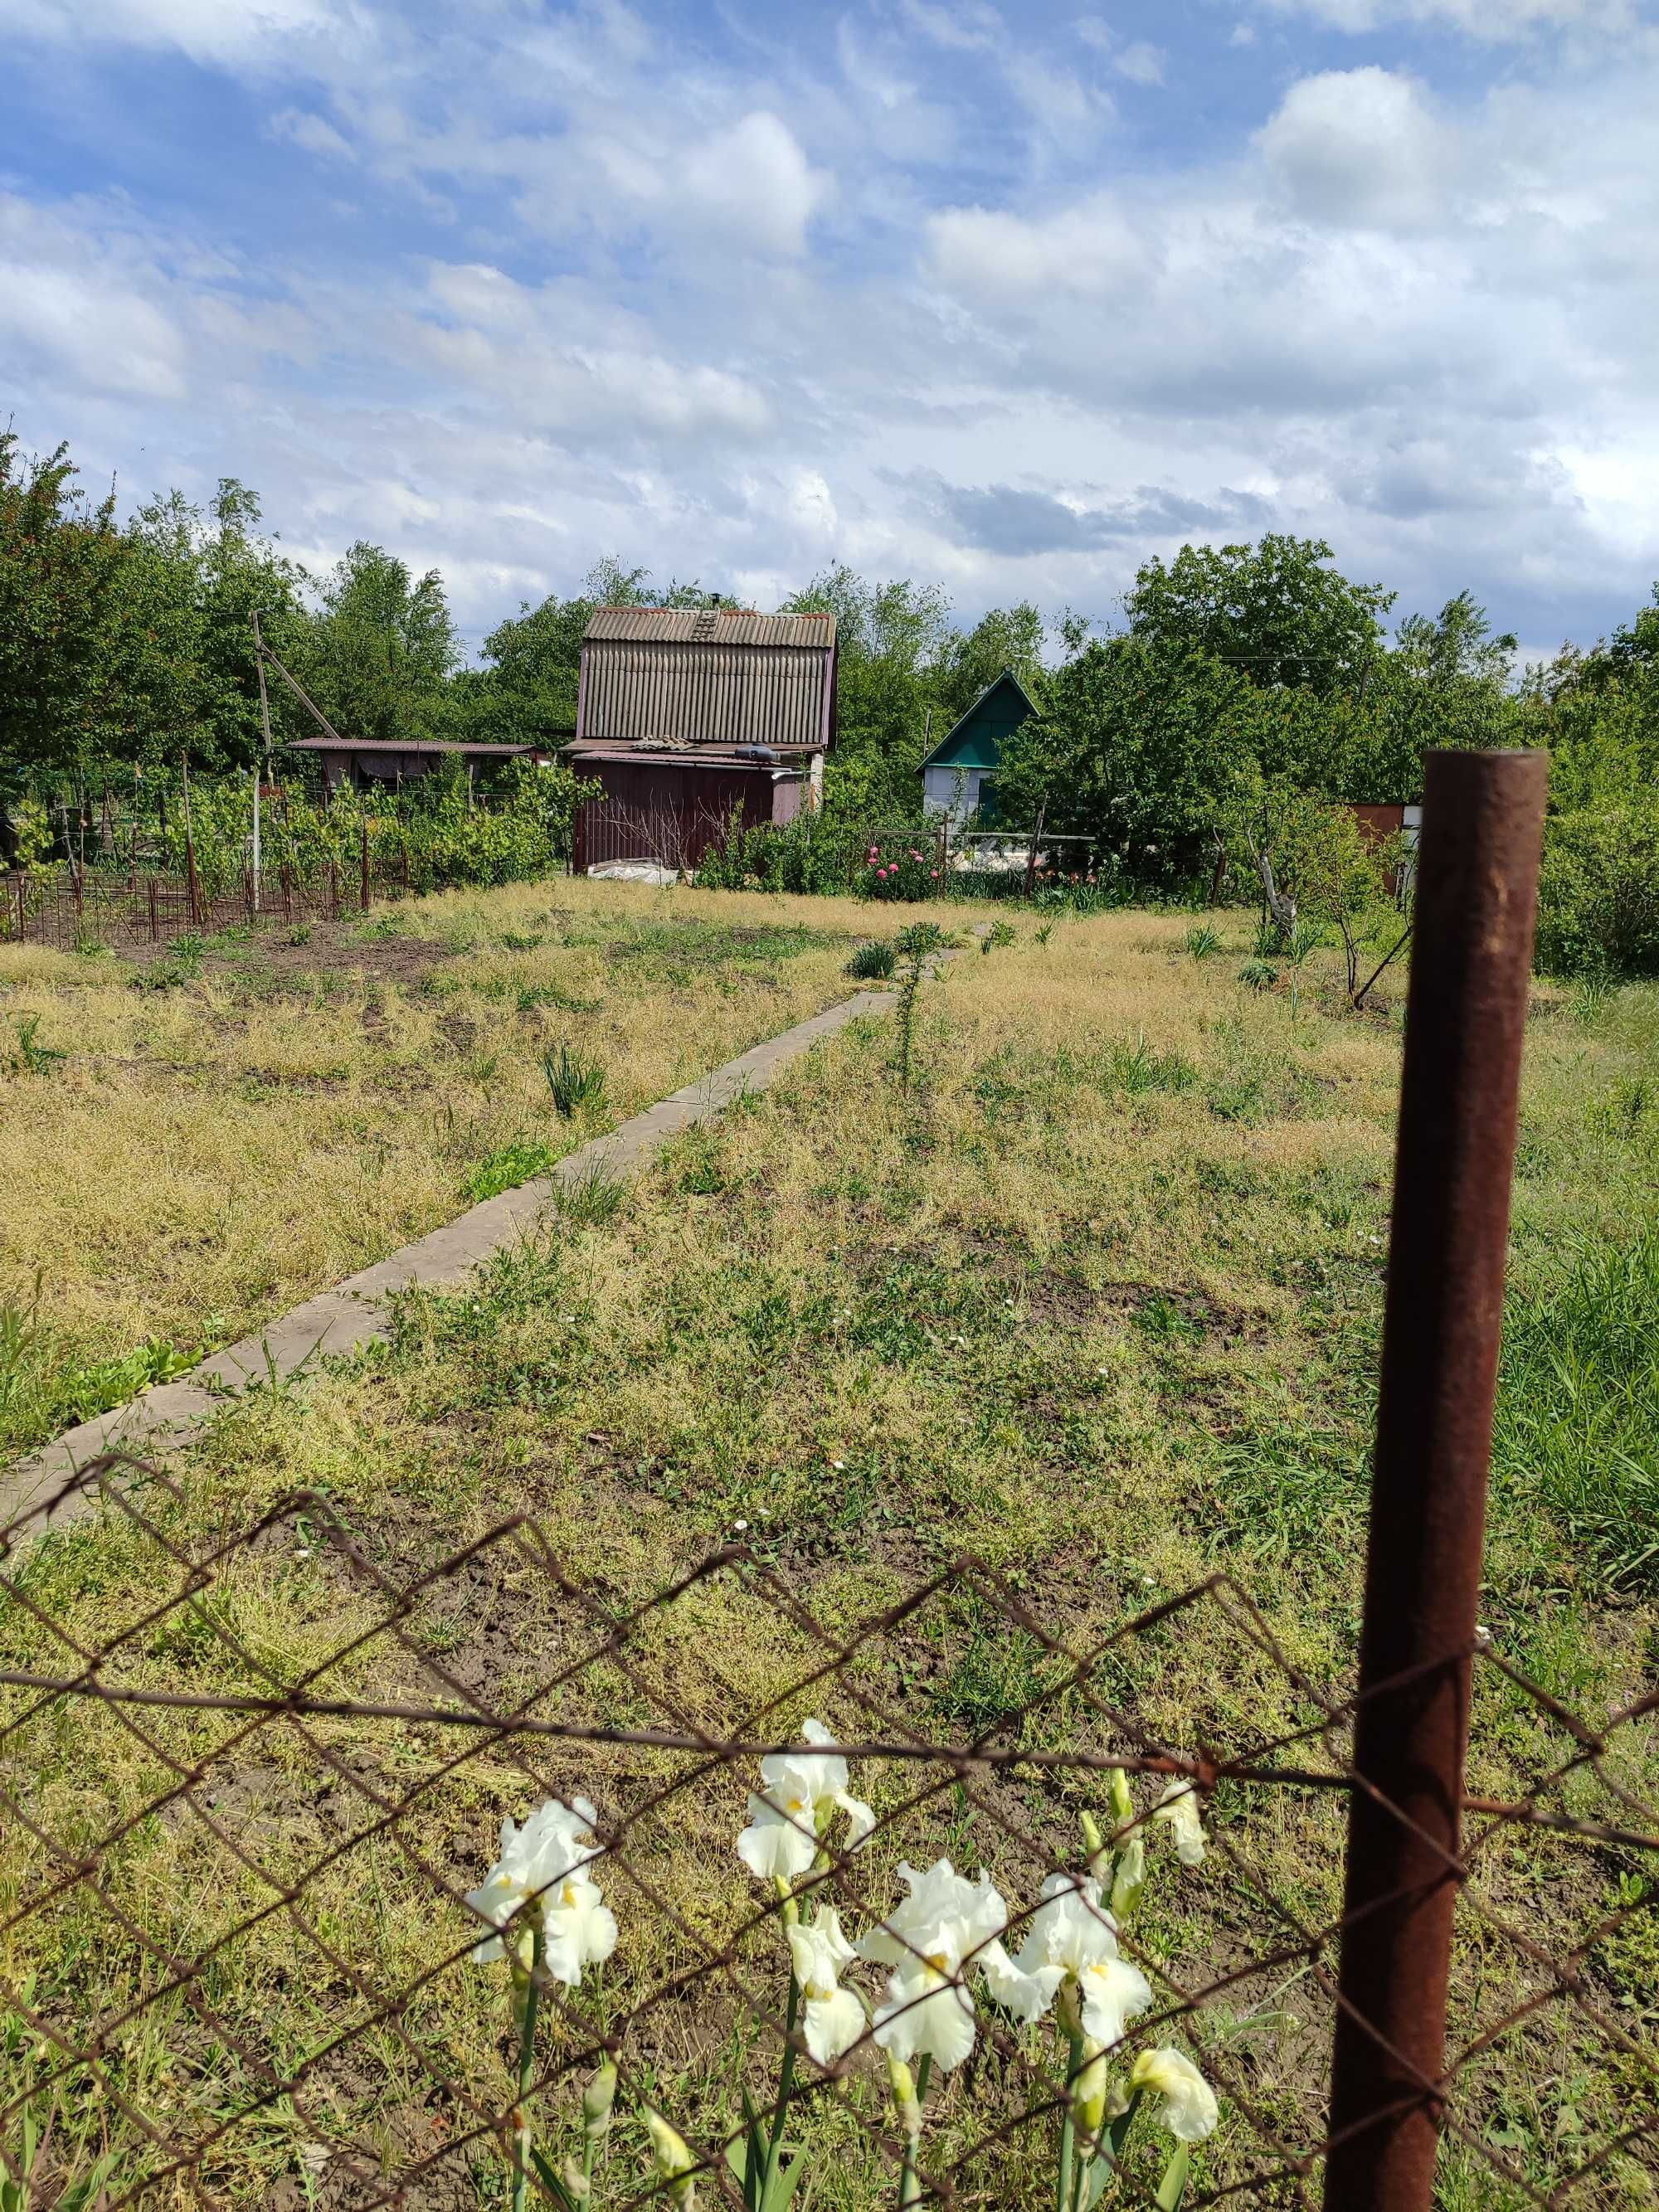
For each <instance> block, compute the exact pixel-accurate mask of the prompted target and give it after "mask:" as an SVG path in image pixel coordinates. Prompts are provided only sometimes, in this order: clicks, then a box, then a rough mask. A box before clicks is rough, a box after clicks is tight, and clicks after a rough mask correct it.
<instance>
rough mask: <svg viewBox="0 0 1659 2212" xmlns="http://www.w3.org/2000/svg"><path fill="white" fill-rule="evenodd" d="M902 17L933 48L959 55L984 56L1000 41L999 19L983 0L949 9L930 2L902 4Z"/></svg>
mask: <svg viewBox="0 0 1659 2212" xmlns="http://www.w3.org/2000/svg"><path fill="white" fill-rule="evenodd" d="M904 16H905V20H906V21H907V22H908V23H911V24H913V25H914V26H915V28H916V29H917V30H918V31H920V32H921V34H922V36H923V37H924V38H925V39H931V40H932V41H933V44H934V45H935V46H946V47H951V48H954V49H955V50H956V51H957V52H962V53H975V52H985V51H986V50H987V48H992V47H995V46H999V45H1000V43H1001V40H1002V36H1003V27H1002V18H1001V17H1000V15H998V14H997V11H996V9H994V8H990V7H987V6H985V5H984V4H983V0H967V4H962V5H956V6H951V7H939V6H936V5H935V4H933V0H904Z"/></svg>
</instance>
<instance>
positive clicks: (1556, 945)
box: [1538, 793, 1659, 975]
mask: <svg viewBox="0 0 1659 2212" xmlns="http://www.w3.org/2000/svg"><path fill="white" fill-rule="evenodd" d="M1538 964H1539V966H1540V967H1541V969H1545V970H1547V972H1549V973H1551V974H1554V975H1659V799H1655V798H1654V797H1652V796H1650V795H1648V794H1645V793H1644V795H1643V796H1642V797H1641V798H1639V799H1629V800H1626V801H1625V802H1624V803H1622V804H1620V805H1602V806H1597V807H1584V808H1582V809H1580V810H1579V811H1577V812H1575V813H1571V814H1561V815H1558V816H1556V817H1555V818H1554V819H1553V821H1552V822H1551V823H1550V824H1549V829H1548V832H1547V836H1546V838H1545V843H1544V872H1543V876H1542V878H1541V883H1540V885H1539V899H1538Z"/></svg>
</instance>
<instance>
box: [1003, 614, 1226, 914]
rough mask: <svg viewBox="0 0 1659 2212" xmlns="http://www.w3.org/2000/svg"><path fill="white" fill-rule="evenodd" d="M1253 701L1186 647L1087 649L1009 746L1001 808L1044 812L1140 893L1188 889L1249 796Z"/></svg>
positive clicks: (1023, 816) (1026, 814)
mask: <svg viewBox="0 0 1659 2212" xmlns="http://www.w3.org/2000/svg"><path fill="white" fill-rule="evenodd" d="M1247 698H1248V687H1247V685H1246V683H1245V680H1244V678H1243V677H1242V676H1241V675H1239V674H1238V673H1237V671H1234V670H1232V669H1230V668H1228V667H1225V666H1224V665H1223V664H1222V663H1221V662H1220V661H1218V660H1216V659H1212V658H1210V657H1209V656H1208V655H1206V654H1204V653H1195V652H1193V651H1190V650H1188V648H1187V647H1184V646H1182V645H1180V644H1173V645H1165V644H1163V643H1161V642H1159V643H1148V642H1146V641H1142V640H1140V639H1139V638H1133V637H1131V638H1115V639H1113V640H1111V641H1109V642H1108V643H1096V644H1092V645H1090V646H1087V647H1085V648H1084V650H1083V651H1082V652H1081V653H1079V655H1078V656H1077V658H1076V659H1074V660H1072V661H1070V662H1068V663H1067V665H1066V666H1065V667H1064V668H1062V669H1061V670H1060V671H1059V672H1058V673H1057V674H1056V675H1055V676H1054V678H1052V679H1051V681H1050V684H1049V686H1048V705H1047V708H1046V709H1045V711H1044V712H1043V713H1042V714H1040V715H1034V716H1032V717H1031V719H1030V720H1028V721H1026V722H1025V723H1024V724H1023V725H1022V726H1021V727H1020V728H1019V729H1018V730H1017V731H1016V732H1014V733H1013V735H1012V737H1011V738H1009V739H1008V740H1007V742H1006V744H1004V747H1003V753H1002V772H1001V775H1000V778H999V780H998V787H997V789H998V799H999V805H1000V808H1001V810H1002V811H1003V812H1004V813H1005V814H1006V816H1007V817H1009V818H1010V819H1011V820H1018V821H1024V822H1030V821H1033V820H1035V818H1036V812H1037V810H1038V808H1039V807H1042V809H1043V812H1044V821H1045V824H1046V827H1047V828H1048V829H1049V830H1050V831H1051V832H1054V833H1056V834H1080V835H1083V836H1090V837H1092V838H1093V839H1094V840H1095V842H1096V845H1097V850H1098V851H1099V852H1100V853H1101V854H1103V856H1109V857H1110V858H1111V859H1112V860H1115V861H1117V862H1118V863H1120V864H1121V866H1123V868H1124V869H1125V870H1126V871H1127V872H1129V873H1130V874H1131V875H1132V876H1133V877H1134V878H1136V879H1137V880H1139V881H1140V882H1141V883H1144V884H1158V885H1162V886H1164V887H1173V886H1176V885H1184V884H1188V883H1189V882H1191V881H1192V880H1193V879H1194V877H1195V876H1196V874H1197V873H1198V872H1200V870H1201V868H1202V866H1203V863H1204V857H1205V853H1206V848H1207V846H1208V845H1209V842H1210V841H1211V838H1212V834H1213V830H1214V826H1215V823H1216V822H1217V820H1218V817H1219V815H1220V814H1221V813H1222V812H1223V811H1225V809H1226V808H1227V806H1228V805H1229V804H1230V802H1236V800H1237V796H1238V794H1240V793H1242V792H1243V790H1244V789H1245V788H1246V787H1247V786H1248V781H1249V770H1250V767H1251V764H1252V754H1251V751H1250V747H1249V716H1248V713H1247V710H1246V701H1247Z"/></svg>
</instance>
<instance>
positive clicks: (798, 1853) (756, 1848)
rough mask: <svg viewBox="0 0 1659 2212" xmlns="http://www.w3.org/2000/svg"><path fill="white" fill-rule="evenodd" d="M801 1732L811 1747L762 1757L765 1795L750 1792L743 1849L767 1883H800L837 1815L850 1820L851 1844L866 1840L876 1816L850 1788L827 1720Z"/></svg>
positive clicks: (752, 1870) (753, 1870) (740, 1851)
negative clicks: (753, 1794) (826, 1723)
mask: <svg viewBox="0 0 1659 2212" xmlns="http://www.w3.org/2000/svg"><path fill="white" fill-rule="evenodd" d="M801 1734H802V1735H804V1736H805V1739H806V1741H807V1744H808V1746H809V1747H810V1748H808V1749H807V1750H805V1751H781V1752H775V1753H773V1755H772V1757H771V1758H769V1759H762V1761H761V1781H762V1784H763V1785H764V1795H763V1796H752V1795H751V1796H750V1800H749V1826H747V1827H746V1828H745V1829H744V1832H743V1833H742V1834H741V1835H740V1836H739V1837H738V1855H739V1856H740V1857H741V1858H742V1860H743V1863H744V1865H745V1866H746V1867H747V1868H748V1869H749V1870H750V1873H751V1874H753V1875H757V1876H758V1877H759V1879H760V1880H761V1881H773V1880H774V1879H776V1880H780V1881H799V1879H800V1877H801V1875H804V1874H805V1873H806V1872H807V1870H808V1869H810V1867H811V1864H812V1862H813V1860H814V1859H815V1858H816V1857H817V1854H818V1848H819V1845H820V1844H821V1843H822V1841H823V1838H824V1837H825V1836H826V1835H827V1834H828V1833H829V1826H830V1823H831V1822H832V1821H833V1820H834V1819H835V1817H836V1814H837V1813H838V1812H839V1813H845V1814H846V1815H847V1819H848V1837H847V1840H848V1847H849V1848H851V1847H853V1846H854V1845H856V1844H861V1843H862V1842H863V1841H864V1838H866V1836H867V1835H868V1834H869V1832H870V1831H871V1829H872V1828H873V1827H874V1826H875V1825H876V1816H875V1814H873V1813H872V1811H871V1809H870V1808H869V1807H868V1806H867V1805H866V1804H865V1803H864V1802H863V1801H862V1800H861V1799H860V1798H857V1797H854V1796H849V1795H848V1789H847V1761H846V1760H845V1759H842V1757H841V1756H840V1755H839V1753H837V1752H836V1740H835V1738H834V1736H832V1735H830V1733H829V1729H826V1728H825V1727H824V1725H823V1722H822V1721H808V1722H807V1723H806V1724H805V1727H804V1728H803V1729H802V1730H801Z"/></svg>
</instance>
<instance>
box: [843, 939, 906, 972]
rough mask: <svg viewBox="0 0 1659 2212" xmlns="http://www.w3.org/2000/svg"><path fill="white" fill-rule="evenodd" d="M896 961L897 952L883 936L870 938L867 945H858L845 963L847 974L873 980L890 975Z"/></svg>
mask: <svg viewBox="0 0 1659 2212" xmlns="http://www.w3.org/2000/svg"><path fill="white" fill-rule="evenodd" d="M897 963H898V954H897V952H896V951H895V950H894V948H893V946H892V945H890V944H889V943H888V941H887V939H885V938H884V937H877V938H872V939H871V941H870V943H869V944H868V945H860V946H859V947H858V949H857V950H856V951H854V955H853V957H852V958H851V959H850V960H849V961H848V963H847V972H848V975H856V976H859V977H860V979H861V980H863V981H866V982H873V981H878V980H880V979H881V978H882V977H884V976H888V975H891V974H892V972H893V969H894V968H895V967H896V965H897Z"/></svg>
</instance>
